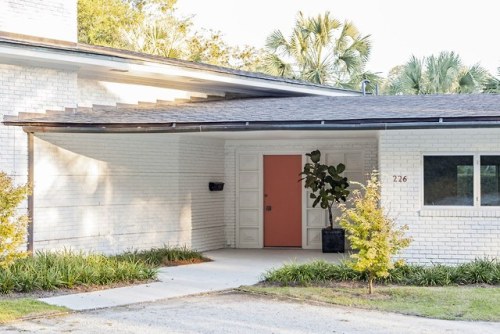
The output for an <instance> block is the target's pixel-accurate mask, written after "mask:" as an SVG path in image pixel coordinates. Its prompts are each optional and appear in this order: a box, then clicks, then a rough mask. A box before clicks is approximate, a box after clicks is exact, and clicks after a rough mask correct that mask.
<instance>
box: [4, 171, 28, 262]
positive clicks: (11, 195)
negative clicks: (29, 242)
mask: <svg viewBox="0 0 500 334" xmlns="http://www.w3.org/2000/svg"><path fill="white" fill-rule="evenodd" d="M28 191H29V190H28V187H27V186H26V185H23V186H17V187H16V186H15V185H14V182H13V180H12V178H11V177H9V176H8V175H7V174H5V173H4V172H0V268H6V267H8V266H9V265H10V264H12V263H13V262H14V261H15V260H16V259H19V258H23V257H26V255H27V254H26V252H25V251H21V250H20V249H19V248H20V246H21V245H22V244H23V243H24V242H25V238H26V225H27V224H28V217H27V216H26V215H22V214H18V212H17V208H18V206H19V205H20V204H21V202H22V201H24V200H25V199H26V196H27V195H28Z"/></svg>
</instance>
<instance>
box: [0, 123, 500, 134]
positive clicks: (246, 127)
mask: <svg viewBox="0 0 500 334" xmlns="http://www.w3.org/2000/svg"><path fill="white" fill-rule="evenodd" d="M4 124H5V125H10V126H20V127H22V128H23V130H24V131H25V132H28V133H31V132H33V133H40V132H58V133H152V132H155V133H159V132H160V133H176V132H179V133H180V132H226V131H229V132H238V131H273V130H279V131H283V130H288V131H296V130H311V131H312V130H313V131H344V130H408V129H456V128H499V127H500V121H473V120H470V121H457V122H442V121H439V120H427V121H411V122H392V121H391V120H387V121H386V122H366V123H357V122H356V123H327V122H324V121H304V122H300V121H294V122H225V123H156V124H141V123H136V124H123V123H114V124H112V123H109V124H70V123H36V122H4Z"/></svg>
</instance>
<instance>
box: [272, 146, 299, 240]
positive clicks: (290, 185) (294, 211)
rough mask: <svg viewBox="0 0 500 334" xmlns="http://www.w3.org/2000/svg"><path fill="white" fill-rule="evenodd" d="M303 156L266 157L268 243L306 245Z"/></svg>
mask: <svg viewBox="0 0 500 334" xmlns="http://www.w3.org/2000/svg"><path fill="white" fill-rule="evenodd" d="M301 171H302V157H301V156H300V155H265V156H264V246H265V247H301V246H302V191H301V190H302V188H301V187H302V183H301V182H299V179H300V176H299V174H300V172H301Z"/></svg>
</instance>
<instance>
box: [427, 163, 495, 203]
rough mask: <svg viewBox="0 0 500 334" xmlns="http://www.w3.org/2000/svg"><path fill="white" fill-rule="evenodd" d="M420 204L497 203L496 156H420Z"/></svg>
mask: <svg viewBox="0 0 500 334" xmlns="http://www.w3.org/2000/svg"><path fill="white" fill-rule="evenodd" d="M474 185H477V186H479V188H480V189H479V191H477V195H476V196H477V198H476V199H475V200H474ZM424 205H430V206H432V205H444V206H500V156H497V155H482V156H479V157H477V156H476V158H475V157H474V156H473V155H453V156H424Z"/></svg>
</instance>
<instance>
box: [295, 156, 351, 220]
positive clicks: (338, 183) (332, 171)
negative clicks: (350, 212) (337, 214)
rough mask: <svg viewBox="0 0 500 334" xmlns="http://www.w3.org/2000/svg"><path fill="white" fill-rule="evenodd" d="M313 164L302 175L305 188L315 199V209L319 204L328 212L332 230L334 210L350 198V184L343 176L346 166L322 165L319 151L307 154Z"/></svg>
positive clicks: (307, 164)
mask: <svg viewBox="0 0 500 334" xmlns="http://www.w3.org/2000/svg"><path fill="white" fill-rule="evenodd" d="M306 156H308V157H309V159H310V160H311V162H307V163H306V164H305V165H304V170H303V171H302V173H300V175H303V176H304V177H303V178H302V179H301V181H302V180H305V181H304V187H305V188H308V189H310V190H311V194H310V195H309V196H310V198H311V199H314V202H313V208H315V207H316V206H317V205H318V204H319V205H320V207H321V208H322V209H326V210H328V221H329V223H330V229H333V213H332V208H333V206H334V205H335V204H336V203H340V201H343V202H345V201H346V200H347V196H349V190H347V188H348V187H349V182H348V181H347V178H346V177H343V176H342V173H343V172H344V171H345V165H344V164H341V163H340V164H338V165H337V166H333V165H330V166H329V165H326V164H322V163H321V162H320V161H321V152H320V151H319V150H315V151H312V152H311V153H307V154H306Z"/></svg>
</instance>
